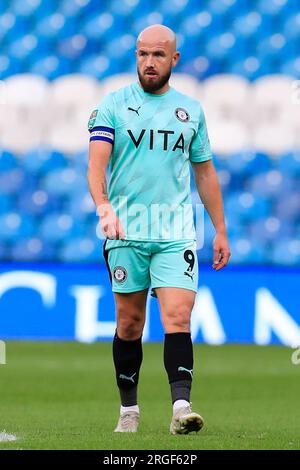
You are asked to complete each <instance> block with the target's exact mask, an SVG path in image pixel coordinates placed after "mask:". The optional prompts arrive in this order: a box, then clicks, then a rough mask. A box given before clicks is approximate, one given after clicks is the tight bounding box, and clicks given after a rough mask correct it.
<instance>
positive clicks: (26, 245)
mask: <svg viewBox="0 0 300 470" xmlns="http://www.w3.org/2000/svg"><path fill="white" fill-rule="evenodd" d="M10 258H11V259H12V260H15V261H54V260H56V259H58V257H57V247H56V246H55V244H51V243H49V242H45V241H44V240H42V239H41V238H37V237H32V238H27V239H25V240H18V241H17V242H16V243H14V244H13V246H12V247H11V251H10Z"/></svg>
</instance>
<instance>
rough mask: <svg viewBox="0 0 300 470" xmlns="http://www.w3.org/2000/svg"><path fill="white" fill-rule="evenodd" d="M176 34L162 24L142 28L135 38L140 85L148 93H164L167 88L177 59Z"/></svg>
mask: <svg viewBox="0 0 300 470" xmlns="http://www.w3.org/2000/svg"><path fill="white" fill-rule="evenodd" d="M179 56H180V54H179V52H178V51H177V50H176V35H175V33H174V31H172V29H170V28H168V27H167V26H164V25H162V24H154V25H152V26H148V28H145V29H143V31H141V33H140V34H139V36H138V38H137V47H136V57H137V70H138V76H139V80H140V83H141V86H142V87H143V88H144V91H147V92H150V93H164V92H165V91H167V90H168V88H169V78H170V75H171V71H172V68H173V67H175V66H176V64H177V62H178V60H179Z"/></svg>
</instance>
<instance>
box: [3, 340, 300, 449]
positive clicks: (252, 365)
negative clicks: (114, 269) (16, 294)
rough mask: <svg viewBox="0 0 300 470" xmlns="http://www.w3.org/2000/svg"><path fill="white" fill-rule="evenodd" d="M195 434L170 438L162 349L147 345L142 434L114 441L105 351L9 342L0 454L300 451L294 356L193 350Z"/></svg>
mask: <svg viewBox="0 0 300 470" xmlns="http://www.w3.org/2000/svg"><path fill="white" fill-rule="evenodd" d="M194 352H195V354H194V355H195V365H194V371H195V372H194V384H193V392H192V401H193V409H194V410H195V411H197V412H199V413H200V414H202V415H203V417H204V419H205V427H204V428H203V430H202V431H201V432H199V433H198V434H190V435H188V436H171V435H169V433H168V428H169V423H170V418H171V404H170V395H169V385H168V383H167V378H166V374H165V371H164V367H163V360H162V356H163V352H162V344H145V345H144V363H143V367H142V370H141V376H140V391H139V404H140V408H141V423H140V430H139V432H138V433H137V434H130V435H123V434H114V433H113V429H114V427H115V425H116V422H117V418H118V412H119V399H118V392H117V389H116V387H115V379H114V372H113V365H112V357H111V344H110V343H95V344H91V345H86V344H79V343H71V342H70V343H66V342H65V343H59V342H57V343H55V342H51V343H46V342H44V343H41V342H36V343H34V342H7V364H6V365H0V394H1V395H0V433H1V432H2V431H3V430H5V431H6V432H7V433H11V434H14V435H16V436H17V440H16V441H15V442H0V450H1V449H106V450H110V449H112V450H114V449H123V450H124V449H134V450H136V449H146V450H150V449H151V450H159V449H160V450H161V449H164V450H185V449H191V450H200V449H299V448H300V427H299V423H300V406H299V399H300V365H298V366H296V365H292V363H291V353H292V350H291V349H289V348H284V347H276V346H274V347H258V346H246V345H225V346H214V347H213V346H206V345H195V350H194Z"/></svg>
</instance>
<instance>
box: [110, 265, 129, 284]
mask: <svg viewBox="0 0 300 470" xmlns="http://www.w3.org/2000/svg"><path fill="white" fill-rule="evenodd" d="M113 277H114V280H115V281H116V282H119V283H122V282H125V281H126V279H127V271H126V269H125V268H123V266H116V267H115V269H114V271H113Z"/></svg>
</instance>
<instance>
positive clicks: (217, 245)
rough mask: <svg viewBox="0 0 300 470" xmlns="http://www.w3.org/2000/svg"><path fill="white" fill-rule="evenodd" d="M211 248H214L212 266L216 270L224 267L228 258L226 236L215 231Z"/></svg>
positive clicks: (228, 250) (228, 251)
mask: <svg viewBox="0 0 300 470" xmlns="http://www.w3.org/2000/svg"><path fill="white" fill-rule="evenodd" d="M213 249H214V264H213V266H212V267H213V268H214V269H215V270H216V271H219V270H220V269H222V268H224V266H226V264H227V263H228V261H229V258H230V254H231V253H230V248H229V242H228V238H227V236H226V235H225V234H223V233H217V235H216V236H215V238H214V241H213Z"/></svg>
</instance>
